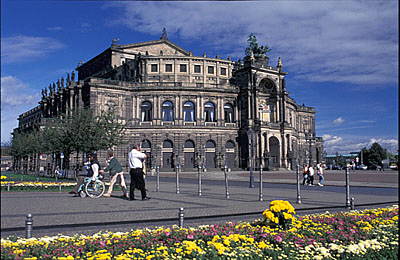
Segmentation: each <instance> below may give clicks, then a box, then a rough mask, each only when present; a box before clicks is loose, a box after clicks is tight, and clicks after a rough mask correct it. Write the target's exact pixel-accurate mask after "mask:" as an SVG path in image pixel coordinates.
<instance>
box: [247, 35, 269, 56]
mask: <svg viewBox="0 0 400 260" xmlns="http://www.w3.org/2000/svg"><path fill="white" fill-rule="evenodd" d="M247 42H248V43H249V46H248V47H247V48H246V55H247V56H252V55H251V54H253V55H254V57H255V58H257V57H261V56H265V55H266V53H268V52H270V51H271V49H270V48H269V47H268V46H267V45H265V46H262V45H258V42H257V38H256V36H255V35H254V33H251V34H250V35H249V38H248V39H247Z"/></svg>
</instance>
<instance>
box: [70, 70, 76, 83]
mask: <svg viewBox="0 0 400 260" xmlns="http://www.w3.org/2000/svg"><path fill="white" fill-rule="evenodd" d="M71 81H75V71H73V72H72V73H71Z"/></svg>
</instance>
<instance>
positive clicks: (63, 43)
mask: <svg viewBox="0 0 400 260" xmlns="http://www.w3.org/2000/svg"><path fill="white" fill-rule="evenodd" d="M397 20H398V1H395V0H393V1H390V0H384V1H300V0H299V1H257V2H248V1H246V2H165V1H163V2H136V1H122V2H116V1H98V2H97V1H51V0H49V1H45V0H42V1H18V0H2V1H1V98H2V100H1V141H2V142H6V141H8V140H9V139H10V132H11V130H12V129H13V128H14V127H16V126H17V116H18V115H19V114H21V113H22V112H24V111H26V110H27V109H30V108H33V107H34V106H35V105H36V104H37V102H38V101H39V99H40V90H41V89H43V88H45V87H47V86H48V85H49V84H50V83H52V82H55V81H57V79H58V78H61V77H65V76H66V73H67V72H71V71H72V70H73V69H74V68H75V67H76V65H77V64H78V63H79V62H80V61H87V60H89V59H90V58H92V57H94V56H95V55H97V54H99V53H100V52H101V51H103V50H104V49H106V48H108V47H109V46H110V44H111V40H112V39H113V38H119V39H120V41H119V43H120V44H128V43H135V42H141V41H148V40H155V39H158V38H159V36H160V34H161V30H162V28H163V27H166V28H167V31H168V35H169V39H170V40H171V41H172V42H174V43H176V44H177V45H179V46H181V47H182V48H184V49H186V50H189V51H193V53H194V54H195V55H202V54H203V53H204V52H206V53H207V55H208V56H215V55H220V56H221V57H222V58H226V57H227V56H232V57H233V58H234V59H238V58H242V57H243V56H244V49H245V47H246V40H247V36H248V35H249V34H250V33H252V32H253V33H255V34H256V36H257V38H258V40H259V42H260V43H261V44H267V45H268V46H269V47H270V48H272V51H271V52H270V63H271V64H272V65H274V66H275V65H276V62H277V58H278V57H281V58H282V61H283V65H284V70H285V71H287V72H288V73H289V74H288V76H287V88H288V91H289V92H290V95H291V96H292V97H293V98H295V100H296V101H297V102H298V103H299V104H303V103H304V104H305V105H307V106H312V107H315V108H316V110H317V117H316V118H317V120H316V122H317V135H318V136H323V137H324V139H325V147H326V150H327V152H328V153H334V152H336V151H338V152H349V151H358V150H360V149H361V148H363V147H365V146H367V147H368V146H369V145H370V144H371V143H372V142H375V141H377V142H379V143H380V144H382V145H383V146H384V147H386V148H388V149H389V150H391V151H393V152H396V151H397V149H398V37H399V35H398V22H397Z"/></svg>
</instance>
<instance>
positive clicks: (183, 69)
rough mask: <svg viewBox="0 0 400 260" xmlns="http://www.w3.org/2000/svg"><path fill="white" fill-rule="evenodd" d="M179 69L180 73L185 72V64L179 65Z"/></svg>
mask: <svg viewBox="0 0 400 260" xmlns="http://www.w3.org/2000/svg"><path fill="white" fill-rule="evenodd" d="M179 68H180V70H179V71H180V72H187V66H186V64H181V65H180V66H179Z"/></svg>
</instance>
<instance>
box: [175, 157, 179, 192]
mask: <svg viewBox="0 0 400 260" xmlns="http://www.w3.org/2000/svg"><path fill="white" fill-rule="evenodd" d="M175 171H176V194H179V193H180V191H179V164H178V165H176V167H175Z"/></svg>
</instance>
